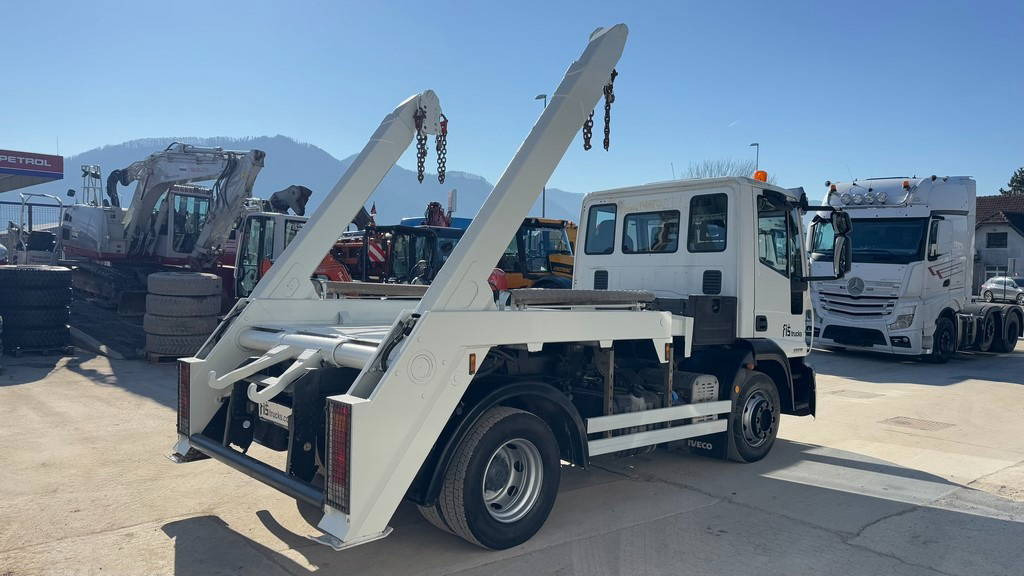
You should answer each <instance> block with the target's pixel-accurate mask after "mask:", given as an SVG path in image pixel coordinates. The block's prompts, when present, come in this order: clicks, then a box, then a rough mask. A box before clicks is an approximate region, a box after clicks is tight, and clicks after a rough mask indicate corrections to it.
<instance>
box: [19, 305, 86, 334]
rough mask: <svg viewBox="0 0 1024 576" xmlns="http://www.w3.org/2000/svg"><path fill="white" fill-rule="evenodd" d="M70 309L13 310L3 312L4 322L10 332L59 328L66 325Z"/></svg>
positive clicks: (64, 307) (63, 307) (65, 307)
mask: <svg viewBox="0 0 1024 576" xmlns="http://www.w3.org/2000/svg"><path fill="white" fill-rule="evenodd" d="M70 315H71V309H70V308H68V307H67V306H61V307H58V308H14V309H11V310H7V311H5V312H4V321H5V322H6V323H7V327H8V328H9V329H11V330H39V329H46V328H59V327H61V326H64V325H65V324H67V323H68V318H69V317H70Z"/></svg>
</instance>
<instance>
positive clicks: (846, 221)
mask: <svg viewBox="0 0 1024 576" xmlns="http://www.w3.org/2000/svg"><path fill="white" fill-rule="evenodd" d="M831 219H832V230H835V234H836V236H846V235H847V234H849V233H850V230H853V222H851V221H850V213H849V212H843V211H841V210H836V211H835V212H833V213H832V218H831Z"/></svg>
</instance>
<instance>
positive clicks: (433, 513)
mask: <svg viewBox="0 0 1024 576" xmlns="http://www.w3.org/2000/svg"><path fill="white" fill-rule="evenodd" d="M416 508H417V509H418V510H419V511H420V516H423V518H424V519H425V520H426V521H427V522H430V524H431V525H432V526H433V527H434V528H437V529H438V530H443V531H445V532H447V533H449V534H454V532H452V529H451V527H450V526H448V522H447V521H446V520H445V519H444V516H443V515H442V513H441V503H440V502H437V503H435V504H434V505H433V506H421V505H419V504H417V505H416Z"/></svg>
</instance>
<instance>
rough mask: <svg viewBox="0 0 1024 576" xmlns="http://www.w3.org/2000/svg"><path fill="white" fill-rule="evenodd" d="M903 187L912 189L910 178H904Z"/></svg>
mask: <svg viewBox="0 0 1024 576" xmlns="http://www.w3.org/2000/svg"><path fill="white" fill-rule="evenodd" d="M903 189H904V190H910V180H904V181H903Z"/></svg>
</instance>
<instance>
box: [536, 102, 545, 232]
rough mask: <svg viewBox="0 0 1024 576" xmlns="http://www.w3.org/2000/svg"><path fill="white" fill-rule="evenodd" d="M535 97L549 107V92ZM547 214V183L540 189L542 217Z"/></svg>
mask: <svg viewBox="0 0 1024 576" xmlns="http://www.w3.org/2000/svg"><path fill="white" fill-rule="evenodd" d="M533 99H534V100H543V101H544V107H543V108H542V109H544V110H546V109H547V107H548V95H547V94H537V95H536V96H535V97H534V98H533ZM547 216H548V187H547V184H545V185H544V187H543V188H541V189H540V217H541V218H547Z"/></svg>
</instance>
